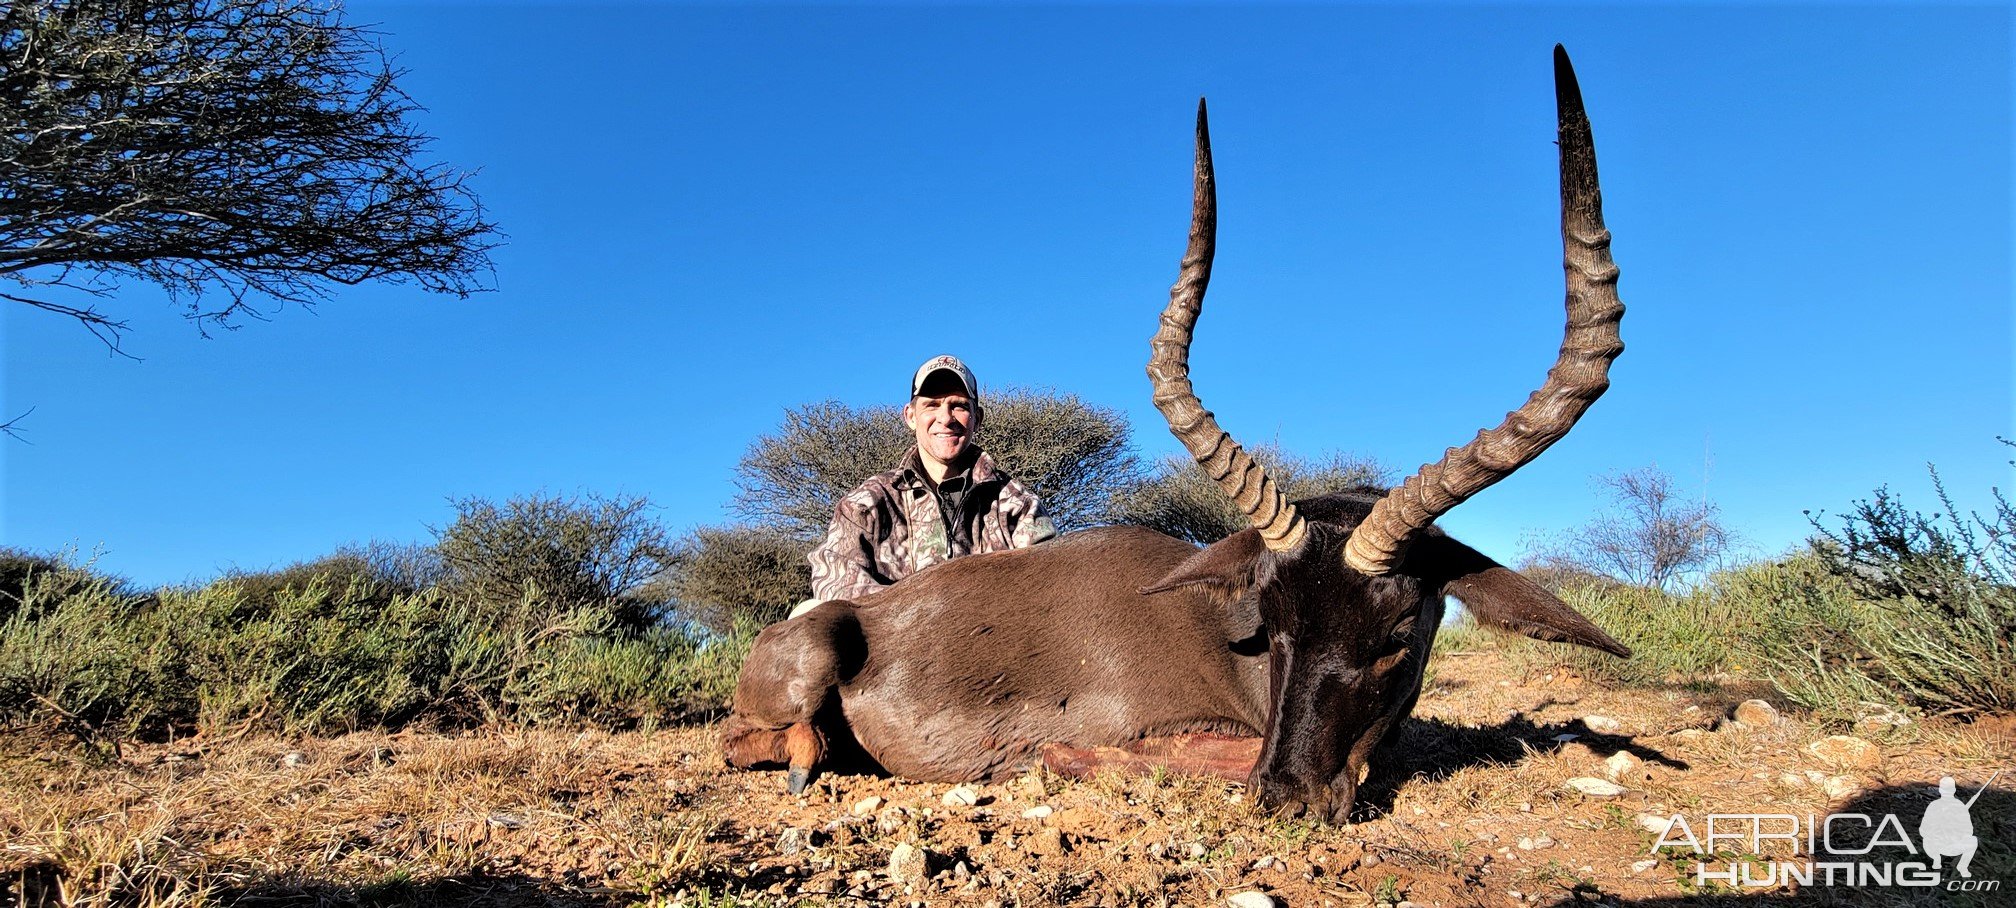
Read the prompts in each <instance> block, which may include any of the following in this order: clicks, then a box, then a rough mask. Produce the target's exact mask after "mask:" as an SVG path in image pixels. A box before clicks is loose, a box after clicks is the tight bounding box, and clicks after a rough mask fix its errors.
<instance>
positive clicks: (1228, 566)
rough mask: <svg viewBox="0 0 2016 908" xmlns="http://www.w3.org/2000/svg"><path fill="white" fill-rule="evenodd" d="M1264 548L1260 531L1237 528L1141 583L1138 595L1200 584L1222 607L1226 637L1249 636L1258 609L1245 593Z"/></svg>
mask: <svg viewBox="0 0 2016 908" xmlns="http://www.w3.org/2000/svg"><path fill="white" fill-rule="evenodd" d="M1266 552H1267V544H1266V542H1265V541H1263V540H1262V539H1261V538H1260V531H1258V530H1240V531H1239V532H1237V533H1233V534H1232V535H1230V536H1227V537H1225V538H1224V539H1220V540H1218V541H1217V542H1214V543H1212V544H1210V545H1207V546H1205V547H1204V548H1202V549H1199V550H1198V551H1197V553H1196V554H1194V555H1191V556H1190V557H1188V558H1185V559H1183V563H1182V564H1179V565H1177V566H1176V567H1175V568H1174V569H1172V570H1170V571H1169V573H1168V574H1166V575H1164V576H1163V577H1162V579H1160V580H1157V581H1155V582H1154V583H1151V584H1149V585H1147V586H1144V587H1142V588H1141V595H1144V596H1152V595H1154V594H1156V593H1161V592H1166V591H1168V590H1173V589H1176V588H1178V587H1184V586H1202V587H1204V589H1205V593H1206V595H1209V596H1210V597H1211V599H1212V601H1214V602H1217V603H1219V604H1220V605H1221V606H1223V607H1224V608H1225V612H1226V629H1225V635H1226V639H1228V640H1233V641H1240V640H1246V639H1249V638H1251V637H1253V636H1254V635H1255V634H1258V633H1259V632H1260V610H1259V608H1258V607H1257V605H1256V604H1255V603H1254V602H1253V597H1251V596H1248V595H1246V593H1247V591H1249V590H1251V589H1252V588H1253V576H1254V570H1255V568H1256V567H1257V566H1258V565H1259V563H1260V557H1261V556H1262V555H1264V554H1266Z"/></svg>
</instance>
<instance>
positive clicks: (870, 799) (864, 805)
mask: <svg viewBox="0 0 2016 908" xmlns="http://www.w3.org/2000/svg"><path fill="white" fill-rule="evenodd" d="M881 808H882V798H881V797H880V796H877V795H869V796H867V797H865V798H862V799H861V800H859V801H855V802H854V806H853V807H849V808H847V812H848V813H851V814H853V815H855V816H857V817H865V816H868V815H870V814H873V813H874V812H875V811H877V810H880V809H881Z"/></svg>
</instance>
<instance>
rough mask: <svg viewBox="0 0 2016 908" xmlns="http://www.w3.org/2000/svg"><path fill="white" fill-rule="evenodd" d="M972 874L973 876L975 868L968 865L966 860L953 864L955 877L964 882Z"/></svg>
mask: <svg viewBox="0 0 2016 908" xmlns="http://www.w3.org/2000/svg"><path fill="white" fill-rule="evenodd" d="M972 876H973V868H971V867H968V866H966V862H965V861H960V862H959V863H957V864H953V865H952V878H953V879H955V880H960V881H962V882H963V881H965V880H967V879H969V878H971V877H972Z"/></svg>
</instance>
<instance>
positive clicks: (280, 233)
mask: <svg viewBox="0 0 2016 908" xmlns="http://www.w3.org/2000/svg"><path fill="white" fill-rule="evenodd" d="M400 74H401V73H400V71H398V70H395V69H394V68H393V67H392V66H391V64H390V62H389V61H388V59H387V58H386V56H385V52H384V51H383V49H382V48H380V47H379V45H378V44H377V42H376V41H375V39H374V36H373V35H372V33H370V32H369V31H366V30H364V29H360V28H357V27H354V26H350V25H346V24H344V23H343V21H342V18H341V7H340V5H339V4H338V3H337V2H335V0H16V2H14V3H10V4H4V5H0V277H4V278H6V279H7V282H9V283H12V284H14V285H15V286H14V287H10V288H6V289H5V290H0V296H4V298H6V299H8V300H11V301H13V302H16V303H22V304H25V305H29V306H33V307H36V308H39V309H43V310H46V311H48V312H53V313H58V314H61V315H66V316H69V317H72V318H75V319H77V320H78V321H79V322H81V323H82V324H83V325H84V326H85V327H86V328H87V329H89V330H90V331H91V332H92V333H94V334H96V335H97V336H98V337H99V339H100V340H103V341H104V342H105V343H106V344H108V345H110V346H111V347H112V348H113V349H114V350H117V349H119V342H120V340H121V337H122V334H123V332H124V330H125V329H126V322H125V321H124V319H123V318H121V317H119V316H118V315H116V314H114V313H110V312H106V311H103V310H101V309H100V308H99V304H100V303H101V302H103V301H105V300H107V299H109V298H110V296H111V294H112V291H113V290H114V289H116V287H117V284H118V281H119V280H120V279H122V278H132V279H138V280H141V281H146V282H148V283H152V284H155V285H158V286H160V287H161V288H163V289H164V290H166V291H167V292H168V294H169V296H170V298H171V299H173V300H174V301H175V302H176V304H177V305H178V306H180V307H182V308H184V309H185V315H186V316H187V317H188V318H190V319H192V320H193V321H195V322H196V323H197V326H198V329H199V330H207V329H208V328H212V327H224V328H229V327H232V320H233V317H234V316H240V315H253V316H257V315H258V314H259V311H258V309H257V308H256V306H258V305H260V304H261V303H263V302H266V301H287V302H296V303H301V304H304V305H312V304H313V303H315V302H317V301H319V300H321V299H323V298H325V297H326V296H327V294H328V292H329V290H330V288H331V286H332V285H333V284H357V283H361V282H364V281H370V280H387V281H392V282H405V281H413V282H415V283H417V284H419V285H420V286H422V287H425V288H427V289H428V290H433V291H437V292H447V293H453V294H456V295H460V296H466V295H468V294H469V293H471V292H473V291H476V290H480V289H483V288H482V286H481V281H482V280H483V279H484V278H485V277H486V276H487V274H488V273H489V270H490V259H489V254H488V252H489V250H490V249H491V248H493V247H494V245H495V239H494V236H495V234H494V227H493V225H492V224H490V223H489V222H487V221H485V220H484V219H483V216H482V210H481V206H480V205H479V204H478V202H477V199H476V197H475V195H474V194H473V193H471V192H470V191H469V189H468V188H467V187H466V186H465V185H464V175H463V174H461V173H459V172H456V171H452V170H449V169H447V168H446V167H445V166H443V165H440V164H428V163H425V162H423V161H422V160H421V156H422V153H423V152H424V151H425V149H426V146H427V144H428V142H429V141H430V139H429V138H428V137H427V136H425V135H423V134H422V133H420V132H419V131H418V130H417V129H415V128H414V126H413V125H412V123H411V122H410V120H411V118H412V115H413V114H414V113H416V112H417V111H418V109H419V108H418V107H417V105H415V104H414V102H413V101H412V99H411V98H409V97H407V95H406V94H405V93H403V92H401V91H400V90H399V88H398V86H397V84H396V80H397V79H398V77H399V76H400ZM220 297H221V298H220ZM66 300H69V302H66Z"/></svg>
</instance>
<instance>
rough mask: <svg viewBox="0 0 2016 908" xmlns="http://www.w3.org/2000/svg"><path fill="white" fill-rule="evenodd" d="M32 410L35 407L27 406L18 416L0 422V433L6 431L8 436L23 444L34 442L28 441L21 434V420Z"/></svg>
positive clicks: (33, 410) (32, 411)
mask: <svg viewBox="0 0 2016 908" xmlns="http://www.w3.org/2000/svg"><path fill="white" fill-rule="evenodd" d="M34 412H35V408H34V407H29V408H28V409H27V410H24V411H22V413H21V415H20V416H16V417H14V418H13V419H10V420H8V421H6V422H0V433H6V435H7V437H8V438H12V439H14V440H15V441H18V442H20V443H22V444H24V445H32V444H34V442H32V441H29V440H28V439H27V438H26V437H25V436H23V435H22V434H21V421H22V420H24V419H27V418H28V416H29V414H31V413H34Z"/></svg>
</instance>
